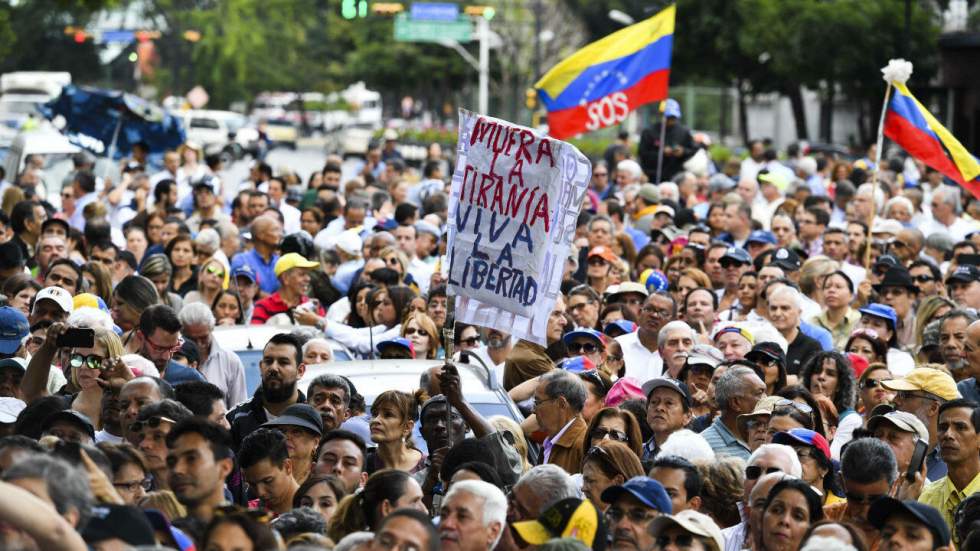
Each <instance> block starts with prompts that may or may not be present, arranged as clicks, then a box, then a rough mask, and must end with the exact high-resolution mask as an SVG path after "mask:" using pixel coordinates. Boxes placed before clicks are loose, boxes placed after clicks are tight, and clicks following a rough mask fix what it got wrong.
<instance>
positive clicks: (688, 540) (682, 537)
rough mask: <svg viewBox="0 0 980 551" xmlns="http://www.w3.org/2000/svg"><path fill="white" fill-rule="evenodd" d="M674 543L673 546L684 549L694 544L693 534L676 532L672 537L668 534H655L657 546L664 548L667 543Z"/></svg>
mask: <svg viewBox="0 0 980 551" xmlns="http://www.w3.org/2000/svg"><path fill="white" fill-rule="evenodd" d="M672 543H673V544H674V546H675V547H678V548H681V549H684V548H687V547H691V546H692V545H694V535H693V534H678V535H677V536H675V537H674V538H673V539H671V537H670V536H668V535H666V534H665V535H661V536H657V548H659V549H665V548H666V547H667V546H668V545H670V544H672Z"/></svg>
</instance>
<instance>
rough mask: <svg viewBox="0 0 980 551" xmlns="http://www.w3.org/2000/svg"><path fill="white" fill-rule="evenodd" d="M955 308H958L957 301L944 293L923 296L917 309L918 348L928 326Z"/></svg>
mask: <svg viewBox="0 0 980 551" xmlns="http://www.w3.org/2000/svg"><path fill="white" fill-rule="evenodd" d="M954 309H956V303H955V302H953V301H951V300H949V299H948V298H946V297H944V296H942V295H930V296H928V297H923V298H922V300H921V301H920V302H919V307H918V308H916V309H915V347H916V350H918V349H919V347H921V346H922V334H923V333H924V332H925V330H926V326H927V325H929V323H931V322H932V321H933V320H937V319H939V318H941V317H943V316H945V315H946V314H948V313H949V312H950V311H951V310H954Z"/></svg>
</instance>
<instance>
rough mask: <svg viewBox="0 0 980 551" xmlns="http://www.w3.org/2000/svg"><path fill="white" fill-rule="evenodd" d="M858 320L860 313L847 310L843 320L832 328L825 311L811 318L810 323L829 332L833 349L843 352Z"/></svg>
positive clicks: (850, 309)
mask: <svg viewBox="0 0 980 551" xmlns="http://www.w3.org/2000/svg"><path fill="white" fill-rule="evenodd" d="M860 320H861V313H860V312H858V311H857V310H855V309H853V308H848V309H847V313H845V314H844V319H842V320H841V321H840V323H838V324H837V327H834V326H833V325H832V324H831V323H830V321H829V320H828V319H827V311H826V310H824V311H822V312H821V313H820V314H819V315H816V316H813V318H812V319H811V320H810V323H813V324H814V325H818V326H820V327H823V328H824V329H826V330H827V331H830V335H831V338H832V339H833V342H834V348H836V349H838V350H843V349H844V346H846V345H847V339H848V338H850V336H851V331H853V330H854V328H855V327H857V322H858V321H860Z"/></svg>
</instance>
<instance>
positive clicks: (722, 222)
mask: <svg viewBox="0 0 980 551" xmlns="http://www.w3.org/2000/svg"><path fill="white" fill-rule="evenodd" d="M706 219H707V221H708V229H710V230H711V237H712V238H716V237H718V236H719V235H721V234H723V233H725V232H726V231H728V217H727V216H725V204H724V203H711V205H710V206H708V216H707V217H706Z"/></svg>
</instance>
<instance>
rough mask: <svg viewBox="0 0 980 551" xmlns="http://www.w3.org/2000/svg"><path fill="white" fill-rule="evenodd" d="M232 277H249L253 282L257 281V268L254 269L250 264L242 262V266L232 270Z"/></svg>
mask: <svg viewBox="0 0 980 551" xmlns="http://www.w3.org/2000/svg"><path fill="white" fill-rule="evenodd" d="M231 277H232V279H234V278H237V277H247V278H249V279H251V280H252V283H255V281H256V280H255V270H253V269H252V267H251V266H249V265H248V264H242V265H241V266H238V267H236V268H235V269H234V270H232V271H231Z"/></svg>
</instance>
